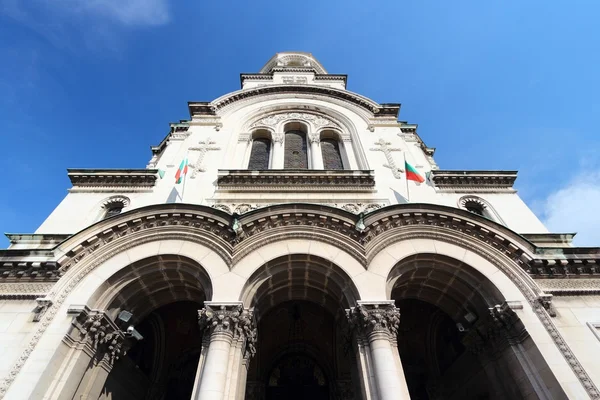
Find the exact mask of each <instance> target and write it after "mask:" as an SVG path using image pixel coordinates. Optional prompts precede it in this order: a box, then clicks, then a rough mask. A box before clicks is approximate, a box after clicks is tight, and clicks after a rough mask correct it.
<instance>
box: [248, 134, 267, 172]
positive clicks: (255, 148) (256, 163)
mask: <svg viewBox="0 0 600 400" xmlns="http://www.w3.org/2000/svg"><path fill="white" fill-rule="evenodd" d="M270 156H271V140H270V139H266V138H256V139H254V140H253V141H252V151H251V152H250V161H249V162H248V169H253V170H260V169H269V159H270Z"/></svg>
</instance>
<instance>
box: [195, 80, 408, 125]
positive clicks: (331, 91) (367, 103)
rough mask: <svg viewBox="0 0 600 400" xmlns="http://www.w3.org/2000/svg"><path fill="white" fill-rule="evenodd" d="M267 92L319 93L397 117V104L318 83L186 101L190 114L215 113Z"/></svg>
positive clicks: (270, 87)
mask: <svg viewBox="0 0 600 400" xmlns="http://www.w3.org/2000/svg"><path fill="white" fill-rule="evenodd" d="M269 94H287V95H289V94H307V95H314V94H319V95H323V96H327V97H328V98H334V99H339V100H343V101H345V102H348V103H351V104H354V105H356V106H358V107H360V108H362V109H364V110H366V111H368V112H369V113H370V114H377V115H378V116H390V117H396V118H397V117H398V113H399V111H400V107H399V106H398V105H397V104H381V105H380V104H378V103H376V102H374V101H372V100H370V99H368V98H366V97H363V96H360V95H358V94H356V93H352V92H349V91H347V90H341V89H336V88H332V87H326V86H318V85H308V84H303V85H296V84H293V85H292V84H287V85H286V84H282V85H269V86H262V87H256V88H252V89H243V90H238V91H236V92H232V93H229V94H227V95H225V96H222V97H220V98H218V99H216V100H214V101H213V102H211V103H210V104H208V103H195V102H190V103H188V108H189V112H190V116H192V117H194V116H195V115H207V114H208V115H216V112H217V111H218V110H220V109H222V108H224V107H226V106H228V105H230V104H233V103H236V102H238V101H240V100H245V99H248V98H252V97H257V96H264V95H269Z"/></svg>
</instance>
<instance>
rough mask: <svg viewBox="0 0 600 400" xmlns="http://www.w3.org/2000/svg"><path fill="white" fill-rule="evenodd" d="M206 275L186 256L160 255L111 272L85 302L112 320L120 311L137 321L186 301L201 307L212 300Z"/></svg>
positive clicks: (196, 262) (210, 285) (195, 262)
mask: <svg viewBox="0 0 600 400" xmlns="http://www.w3.org/2000/svg"><path fill="white" fill-rule="evenodd" d="M212 291H213V290H212V283H211V281H210V277H209V276H208V272H207V271H206V270H205V268H204V267H203V266H202V265H201V264H200V263H199V262H198V261H196V260H193V259H191V258H189V257H187V256H180V255H175V254H161V255H156V256H151V257H147V258H143V259H141V260H138V261H135V262H132V263H131V264H129V265H128V266H127V267H125V268H123V269H121V270H119V271H117V272H115V273H114V274H113V275H111V276H110V277H109V278H108V279H106V281H105V282H104V283H103V284H102V285H101V286H100V287H99V288H98V289H97V290H96V292H95V293H94V294H93V295H92V296H91V298H90V299H89V300H88V303H87V304H88V306H89V307H90V308H93V309H100V310H106V311H108V313H109V315H110V316H111V317H113V318H114V317H116V314H117V313H118V311H120V310H127V311H130V312H132V313H133V315H134V317H135V319H136V320H137V321H139V320H141V319H142V318H144V317H145V316H146V315H147V314H148V313H149V312H151V311H152V310H153V309H156V308H159V307H161V306H163V305H166V304H169V303H171V302H177V301H184V300H189V301H193V302H196V303H199V304H202V303H203V302H204V301H206V300H211V299H212Z"/></svg>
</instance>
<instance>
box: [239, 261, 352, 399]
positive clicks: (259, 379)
mask: <svg viewBox="0 0 600 400" xmlns="http://www.w3.org/2000/svg"><path fill="white" fill-rule="evenodd" d="M240 300H241V301H242V302H243V303H244V305H246V306H250V307H252V308H254V310H255V315H256V316H257V320H258V332H259V334H258V346H257V349H258V354H257V356H256V357H255V358H254V359H253V360H252V362H251V364H250V367H249V371H248V385H247V392H246V393H263V394H264V398H265V399H267V400H269V399H279V398H290V399H296V398H297V399H304V398H312V399H314V400H321V399H323V400H325V399H334V398H336V397H335V390H337V389H336V388H337V387H340V385H342V386H343V385H346V386H351V385H352V380H351V374H352V373H354V372H355V370H356V367H355V365H353V363H354V361H353V359H352V357H351V351H348V350H349V349H348V348H347V344H348V343H347V340H348V338H347V337H346V336H345V333H346V332H347V322H346V318H345V314H344V310H345V309H346V308H349V307H350V306H351V305H354V304H355V303H356V301H357V300H359V293H358V290H357V288H356V287H355V285H354V283H353V282H352V279H351V278H350V277H349V276H348V275H347V274H346V273H345V272H344V271H343V270H342V269H341V268H340V267H339V266H337V265H335V264H334V263H332V262H331V261H328V260H326V259H324V258H321V257H318V256H313V255H307V254H292V255H286V256H282V257H277V258H275V259H273V260H271V261H268V262H267V263H265V264H264V265H263V266H262V267H260V268H259V269H258V270H257V271H255V272H254V273H253V274H252V275H251V276H250V278H249V279H248V280H247V283H246V286H245V287H244V289H243V290H242V294H241V297H240ZM282 368H283V369H282ZM277 370H278V371H279V375H277V374H276V375H277V376H276V377H275V378H273V376H274V375H273V374H274V371H277ZM315 371H317V372H315ZM315 374H316V375H315ZM271 378H273V379H271ZM356 389H357V390H359V389H358V388H356ZM350 390H351V391H352V389H350ZM356 393H358V391H357V392H356Z"/></svg>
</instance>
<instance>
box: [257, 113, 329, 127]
mask: <svg viewBox="0 0 600 400" xmlns="http://www.w3.org/2000/svg"><path fill="white" fill-rule="evenodd" d="M288 120H296V121H298V120H300V121H306V122H310V123H312V124H313V125H314V127H315V128H317V129H318V128H320V127H324V126H331V127H336V128H339V127H340V124H339V122H337V121H334V120H333V119H332V118H331V117H329V116H327V117H325V116H323V115H320V114H310V113H306V112H285V113H279V114H271V115H269V116H267V117H263V118H261V119H259V120H258V121H256V122H254V123H253V124H252V125H251V128H254V127H257V126H268V127H275V126H276V125H278V124H279V123H280V122H284V121H288Z"/></svg>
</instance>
